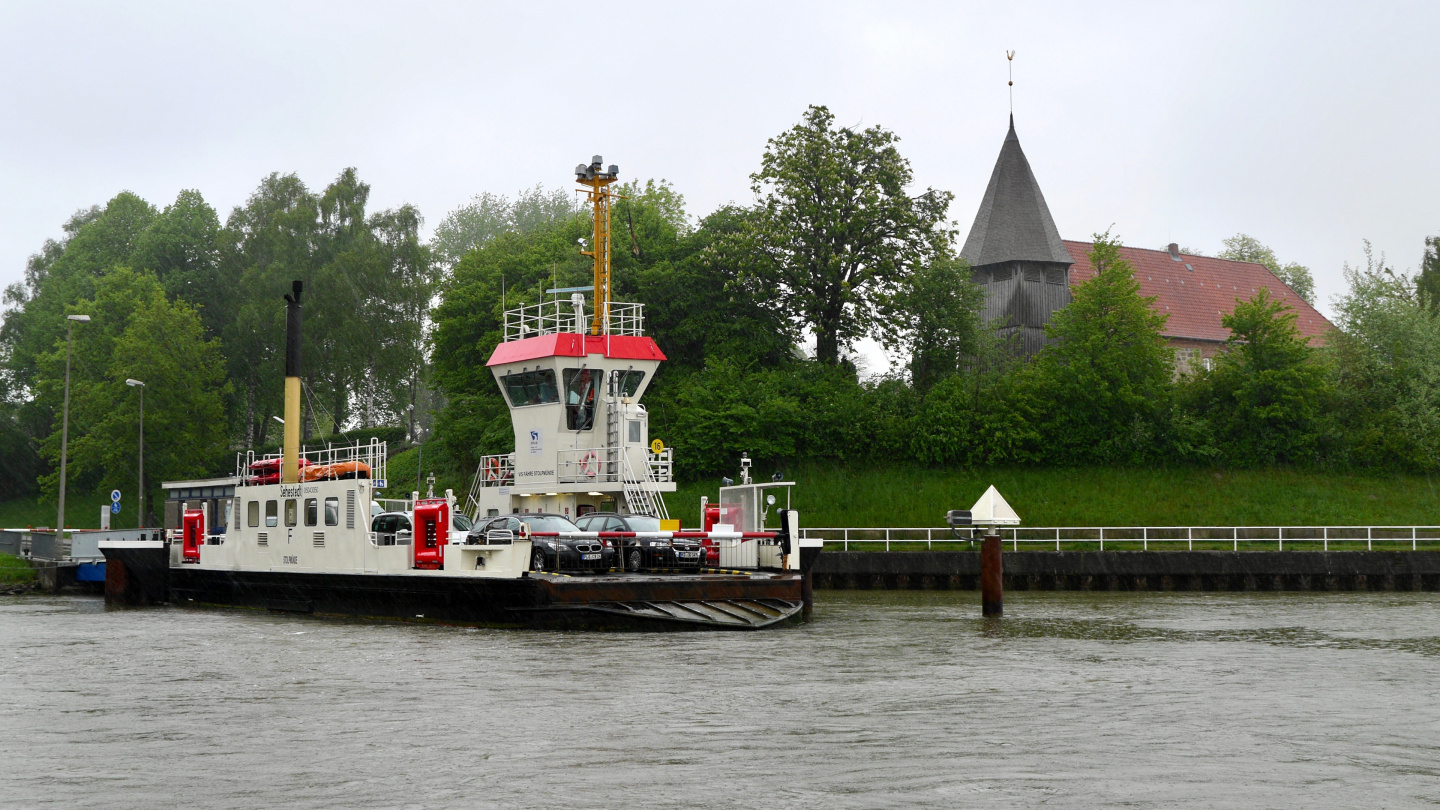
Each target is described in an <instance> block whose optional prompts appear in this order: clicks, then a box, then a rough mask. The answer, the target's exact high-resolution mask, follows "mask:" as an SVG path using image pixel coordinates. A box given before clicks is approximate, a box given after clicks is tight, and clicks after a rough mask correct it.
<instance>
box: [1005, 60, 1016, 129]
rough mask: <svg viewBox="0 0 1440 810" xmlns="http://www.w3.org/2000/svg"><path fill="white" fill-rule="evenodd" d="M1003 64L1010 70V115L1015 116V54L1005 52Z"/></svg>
mask: <svg viewBox="0 0 1440 810" xmlns="http://www.w3.org/2000/svg"><path fill="white" fill-rule="evenodd" d="M1005 64H1006V66H1007V67H1008V68H1009V69H1010V114H1011V115H1014V114H1015V52H1014V51H1006V52H1005Z"/></svg>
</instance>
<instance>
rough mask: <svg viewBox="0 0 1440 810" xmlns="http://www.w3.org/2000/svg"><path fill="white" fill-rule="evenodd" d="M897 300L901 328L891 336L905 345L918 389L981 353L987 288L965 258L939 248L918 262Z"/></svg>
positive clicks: (949, 373)
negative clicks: (972, 274)
mask: <svg viewBox="0 0 1440 810" xmlns="http://www.w3.org/2000/svg"><path fill="white" fill-rule="evenodd" d="M898 303H899V304H900V306H899V307H897V311H896V317H897V318H900V319H902V320H901V322H902V323H903V328H902V329H901V330H899V332H898V334H895V335H894V337H893V338H892V341H893V343H894V344H896V345H897V347H898V348H901V349H903V350H906V351H908V353H909V355H910V363H909V371H910V383H911V385H913V386H914V387H915V389H916V390H917V391H919V392H920V393H924V392H926V391H928V390H930V388H931V386H933V385H935V383H937V382H939V381H940V380H942V379H945V378H946V377H949V376H951V375H954V374H956V373H958V372H959V371H960V370H961V368H962V366H963V365H965V363H966V362H967V359H973V358H976V357H977V356H978V355H979V354H980V342H981V333H982V331H983V330H984V324H983V323H982V319H981V316H980V311H981V307H983V306H984V304H985V290H984V288H982V287H981V286H980V285H978V284H975V283H973V282H971V281H970V268H969V265H967V264H966V263H965V261H964V260H963V259H960V258H959V257H955V256H949V255H944V254H941V255H937V256H935V257H934V258H933V259H932V260H931V261H929V262H926V263H925V264H922V265H920V267H918V268H917V269H916V270H915V272H914V273H913V274H912V275H911V276H910V278H909V281H908V283H907V284H906V286H905V288H904V290H903V291H902V292H901V294H900V296H899V297H898Z"/></svg>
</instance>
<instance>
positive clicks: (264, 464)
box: [245, 458, 311, 486]
mask: <svg viewBox="0 0 1440 810" xmlns="http://www.w3.org/2000/svg"><path fill="white" fill-rule="evenodd" d="M284 461H285V460H284V459H283V458H262V459H260V460H259V461H255V462H251V464H250V472H251V473H254V474H253V475H251V476H250V477H249V478H247V479H245V483H246V484H248V485H250V486H258V485H260V484H278V483H280V466H281V464H283V463H284ZM295 461H296V467H298V468H299V470H300V471H301V476H302V477H303V476H304V470H305V468H306V467H309V466H310V464H311V462H310V459H308V458H297V459H295Z"/></svg>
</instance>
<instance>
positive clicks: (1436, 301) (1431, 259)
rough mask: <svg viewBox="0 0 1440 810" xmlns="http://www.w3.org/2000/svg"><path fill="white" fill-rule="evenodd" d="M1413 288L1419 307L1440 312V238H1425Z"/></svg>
mask: <svg viewBox="0 0 1440 810" xmlns="http://www.w3.org/2000/svg"><path fill="white" fill-rule="evenodd" d="M1415 287H1416V293H1417V294H1418V295H1419V299H1420V301H1419V302H1420V306H1422V307H1424V308H1426V309H1428V310H1430V311H1431V312H1440V236H1427V237H1425V255H1424V256H1423V257H1421V259H1420V277H1419V278H1418V279H1416V281H1415Z"/></svg>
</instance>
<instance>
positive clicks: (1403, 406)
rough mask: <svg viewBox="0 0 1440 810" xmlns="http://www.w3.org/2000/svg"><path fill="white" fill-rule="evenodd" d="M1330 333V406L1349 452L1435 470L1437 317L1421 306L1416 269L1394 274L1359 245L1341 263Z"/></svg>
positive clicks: (1439, 387) (1438, 444) (1439, 439)
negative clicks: (1356, 260)
mask: <svg viewBox="0 0 1440 810" xmlns="http://www.w3.org/2000/svg"><path fill="white" fill-rule="evenodd" d="M1344 272H1345V280H1346V282H1347V283H1348V285H1349V289H1348V290H1347V291H1346V293H1345V295H1344V296H1342V297H1340V298H1339V299H1337V300H1336V302H1335V308H1336V315H1337V316H1338V317H1337V318H1336V321H1337V323H1338V325H1339V327H1340V329H1339V331H1337V332H1333V333H1331V335H1330V337H1329V345H1330V346H1332V347H1333V350H1334V354H1335V359H1336V371H1337V375H1338V381H1337V386H1336V387H1337V393H1338V394H1339V397H1340V402H1341V404H1340V407H1339V408H1338V411H1339V413H1340V415H1341V418H1342V419H1343V421H1344V427H1345V431H1344V432H1345V435H1346V437H1347V439H1348V442H1349V445H1350V453H1351V456H1352V457H1353V458H1354V459H1355V460H1356V461H1357V462H1359V463H1361V464H1365V465H1373V466H1393V465H1399V466H1402V467H1405V468H1409V469H1412V470H1418V471H1425V472H1430V471H1434V470H1440V316H1437V314H1436V313H1435V311H1434V310H1432V309H1430V308H1429V307H1428V306H1425V305H1423V304H1428V303H1432V302H1433V299H1431V298H1430V297H1429V295H1428V294H1426V293H1425V292H1424V288H1423V286H1422V283H1423V280H1424V275H1423V271H1422V274H1421V276H1420V277H1418V278H1417V277H1412V276H1410V275H1408V274H1406V273H1398V272H1396V271H1395V270H1393V269H1392V268H1390V267H1387V266H1386V264H1385V259H1384V257H1383V256H1382V257H1380V258H1379V259H1376V258H1375V256H1374V255H1373V254H1372V253H1371V251H1370V246H1369V245H1368V244H1367V245H1366V247H1365V266H1364V267H1350V266H1349V265H1346V267H1345V271H1344Z"/></svg>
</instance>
